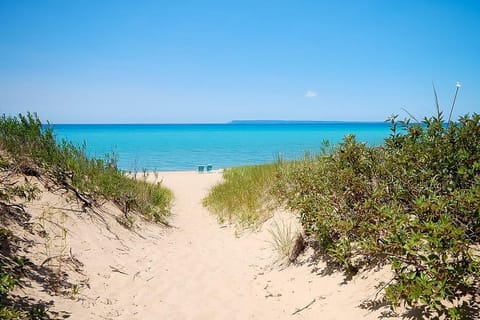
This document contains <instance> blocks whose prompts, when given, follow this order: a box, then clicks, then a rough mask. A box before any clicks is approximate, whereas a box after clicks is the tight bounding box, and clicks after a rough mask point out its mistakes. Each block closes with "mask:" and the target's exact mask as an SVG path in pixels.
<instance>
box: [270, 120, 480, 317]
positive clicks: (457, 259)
mask: <svg viewBox="0 0 480 320" xmlns="http://www.w3.org/2000/svg"><path fill="white" fill-rule="evenodd" d="M390 121H391V125H392V134H391V135H390V137H389V138H387V139H386V140H385V145H384V146H383V147H380V148H375V147H369V146H366V145H365V144H361V143H358V142H357V141H356V140H355V138H354V137H353V136H347V137H346V138H345V139H344V141H343V143H341V144H340V145H339V146H338V147H337V148H335V149H334V150H333V151H332V152H331V153H330V154H324V155H321V156H316V157H307V158H306V159H304V160H302V161H296V162H293V163H290V164H288V165H284V166H282V167H281V168H280V169H281V170H280V179H279V182H278V186H277V195H278V196H279V197H280V198H282V199H283V200H284V201H285V203H286V204H287V206H288V207H289V208H291V209H292V210H294V211H296V212H298V213H299V215H300V219H301V222H302V224H303V226H304V228H305V230H306V232H307V233H309V234H311V235H312V236H314V237H315V238H316V239H317V240H318V242H319V243H320V245H321V247H322V248H323V250H324V251H325V253H326V254H327V255H329V256H330V257H331V258H333V259H334V261H336V262H338V264H339V265H340V266H341V267H342V268H343V269H344V270H346V271H347V272H349V273H354V272H356V271H357V270H358V269H359V268H360V267H362V266H373V265H378V263H389V264H391V266H392V268H393V271H394V272H395V278H394V279H392V281H391V282H390V283H389V284H388V285H387V286H386V294H385V297H386V299H387V300H389V301H390V302H392V303H394V304H395V305H396V304H399V303H400V302H402V301H404V302H406V303H407V304H408V305H411V306H422V307H423V308H424V309H425V311H426V312H427V313H429V314H432V313H434V312H436V313H438V314H446V315H447V316H448V317H451V318H458V317H460V316H461V315H462V314H463V315H465V314H466V313H465V312H467V311H466V310H468V308H469V307H472V304H474V303H476V302H474V301H475V298H478V296H479V292H478V291H477V290H478V289H477V288H478V286H479V284H480V283H479V280H480V259H479V253H478V246H479V243H478V241H479V239H480V211H479V207H480V115H478V114H474V115H473V116H464V117H462V118H460V119H459V121H458V122H455V123H454V122H450V123H448V124H446V123H444V121H443V117H442V114H441V113H440V112H439V113H438V115H437V116H435V117H431V118H425V119H424V121H423V123H421V124H410V123H409V121H397V120H396V117H392V118H391V119H390ZM401 129H403V130H401ZM470 298H471V299H470ZM472 299H473V300H472Z"/></svg>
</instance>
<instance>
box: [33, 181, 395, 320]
mask: <svg viewBox="0 0 480 320" xmlns="http://www.w3.org/2000/svg"><path fill="white" fill-rule="evenodd" d="M147 179H148V181H151V182H154V181H155V177H154V175H153V174H151V175H150V176H149V177H148V178H147ZM158 179H159V180H162V181H163V183H164V184H165V185H166V186H167V187H168V188H170V189H171V190H172V191H173V192H174V194H175V201H174V205H173V208H172V212H173V216H172V217H171V219H170V221H171V224H172V225H173V226H174V227H172V228H164V227H162V226H158V225H154V224H151V223H146V222H142V221H137V228H136V233H133V232H131V231H129V230H126V229H125V228H123V227H122V226H120V225H119V224H118V223H117V222H116V221H115V216H117V217H118V216H122V213H121V212H120V211H119V210H118V208H115V207H113V206H112V207H111V208H108V207H107V208H104V213H103V216H102V217H103V218H102V221H103V222H99V220H98V219H97V220H95V217H94V215H85V214H82V213H75V212H68V211H65V210H64V211H63V213H62V210H60V209H58V210H57V209H54V208H65V206H66V205H67V204H66V203H65V200H64V199H63V198H61V197H60V196H59V195H53V194H45V195H44V196H43V197H42V198H41V199H39V200H37V201H35V202H34V203H32V204H31V205H29V206H30V207H31V208H32V210H33V211H36V212H37V213H38V214H39V215H40V213H41V212H46V211H47V212H49V214H50V215H51V216H50V218H51V219H54V216H55V215H57V216H58V215H60V216H62V217H64V218H62V219H64V220H65V221H64V222H63V223H64V224H65V227H66V228H67V229H68V246H69V247H70V248H71V250H72V251H71V252H72V253H73V255H74V256H75V258H78V259H79V260H80V261H81V262H83V264H84V267H83V270H82V273H83V275H79V278H78V279H75V278H74V279H72V280H71V281H72V282H76V283H81V282H82V281H84V280H85V281H88V284H89V285H88V286H82V287H81V290H80V293H79V294H77V295H76V296H75V299H73V300H71V299H66V298H60V297H56V298H54V300H55V309H57V310H63V311H68V313H70V315H71V319H377V318H378V317H379V316H380V315H381V313H382V312H388V309H387V308H385V307H383V308H380V309H378V310H374V311H369V310H365V309H362V308H360V307H359V305H360V304H361V303H362V301H364V300H365V299H367V298H373V297H374V295H375V293H376V289H375V284H377V283H378V282H379V280H381V279H386V278H385V273H384V272H368V273H363V274H361V275H359V276H357V277H355V278H353V280H351V281H349V282H347V283H346V284H345V283H344V277H343V276H342V275H341V274H338V273H333V274H330V275H325V274H324V273H325V270H326V269H325V265H324V264H323V263H322V262H315V263H314V262H311V261H309V258H308V255H304V256H301V257H300V262H301V263H300V264H299V265H293V266H289V267H286V268H282V267H280V266H279V265H278V263H276V260H277V253H276V252H275V251H274V250H273V247H272V245H271V234H270V233H269V229H271V228H272V223H273V219H272V220H270V221H268V222H267V223H265V224H264V225H263V226H262V229H261V230H260V231H258V232H252V231H247V232H244V233H243V234H242V235H241V236H240V237H236V236H235V230H234V229H233V228H232V227H229V226H227V227H222V226H220V225H219V224H218V223H217V221H216V219H215V217H214V216H212V215H211V214H210V213H209V212H208V211H207V210H206V209H205V208H203V207H202V205H201V199H202V198H203V197H204V196H205V195H206V194H207V192H208V190H209V189H210V188H211V187H212V186H213V185H214V184H215V183H217V182H219V181H221V173H218V172H214V173H211V174H198V173H196V172H161V173H159V174H158ZM281 217H282V215H281V214H280V218H281ZM285 218H286V216H285V215H284V216H283V218H282V219H285ZM275 219H279V217H276V218H275ZM93 220H94V221H93ZM106 226H108V228H109V229H110V231H107V230H106ZM40 240H41V239H40ZM68 250H69V249H68ZM68 250H67V252H68ZM39 259H44V257H42V253H41V252H40V253H39ZM40 261H41V260H40ZM37 292H38V291H37ZM25 293H28V290H26V291H25ZM42 295H43V296H42ZM39 298H42V299H45V300H47V301H48V300H49V299H52V298H51V296H49V295H47V294H46V293H44V292H42V294H41V295H40V296H39ZM306 306H308V307H306ZM304 307H306V308H304ZM302 308H304V309H302ZM298 309H302V310H301V311H299V312H297V313H295V312H296V311H297V310H298Z"/></svg>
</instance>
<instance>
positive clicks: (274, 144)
mask: <svg viewBox="0 0 480 320" xmlns="http://www.w3.org/2000/svg"><path fill="white" fill-rule="evenodd" d="M389 129H390V127H389V124H387V123H383V122H315V123H309V122H306V123H296V122H293V123H290V122H283V123H228V124H89V125H85V124H56V125H54V130H55V133H56V136H57V139H59V140H60V139H63V138H66V139H68V140H70V141H72V142H74V143H75V144H82V143H83V142H85V143H86V145H87V153H88V154H89V155H90V156H103V155H105V154H107V153H110V154H111V153H114V154H115V155H116V156H117V158H118V166H119V167H120V168H121V169H123V170H127V171H129V170H135V169H136V170H138V171H141V170H142V169H144V168H145V169H147V170H160V171H170V170H171V171H174V170H196V168H197V166H198V165H201V164H205V165H206V164H212V165H213V168H214V169H218V168H228V167H233V166H240V165H249V164H261V163H267V162H272V161H275V160H276V159H277V157H278V156H281V157H282V158H284V159H295V158H300V157H302V156H303V155H304V154H305V152H307V151H308V152H311V153H318V152H320V150H321V147H322V142H323V141H325V140H328V141H329V142H330V143H331V144H336V143H339V142H340V141H341V140H342V139H343V137H344V136H345V135H347V134H354V135H355V136H356V137H357V140H358V141H361V142H366V143H368V144H370V145H380V144H382V143H383V139H384V138H385V137H387V136H388V134H389V132H390V131H389Z"/></svg>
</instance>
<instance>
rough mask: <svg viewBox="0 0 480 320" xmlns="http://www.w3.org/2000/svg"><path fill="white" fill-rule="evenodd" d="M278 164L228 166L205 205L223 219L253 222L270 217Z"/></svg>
mask: <svg viewBox="0 0 480 320" xmlns="http://www.w3.org/2000/svg"><path fill="white" fill-rule="evenodd" d="M276 172H277V169H276V165H275V164H266V165H257V166H247V167H238V168H231V169H226V170H225V171H224V173H223V182H221V183H219V184H217V185H216V186H214V187H213V188H212V190H211V191H210V193H209V195H208V196H207V197H206V198H205V199H204V200H203V205H204V206H205V207H207V208H208V209H209V210H210V211H212V212H214V213H215V214H217V216H218V219H219V221H220V222H221V223H223V222H229V223H232V222H234V223H237V224H239V225H240V226H243V227H246V226H253V225H254V224H256V223H258V222H261V221H264V220H266V219H267V218H268V217H269V213H270V211H271V209H272V205H274V202H272V201H271V200H272V197H271V193H270V191H271V189H272V188H273V186H274V184H275V174H276Z"/></svg>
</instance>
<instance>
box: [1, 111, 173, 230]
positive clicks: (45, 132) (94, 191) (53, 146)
mask: <svg viewBox="0 0 480 320" xmlns="http://www.w3.org/2000/svg"><path fill="white" fill-rule="evenodd" d="M0 150H1V151H3V152H4V153H5V154H6V156H5V157H6V158H7V159H10V160H11V165H10V167H11V168H10V169H12V170H13V171H15V172H18V173H23V174H26V175H30V176H32V175H33V176H38V177H40V176H42V177H44V178H47V179H50V180H52V181H54V182H55V183H56V184H58V185H60V186H61V187H63V188H65V189H67V190H70V191H72V192H73V193H75V195H76V197H77V198H78V199H79V200H80V201H82V202H83V204H84V207H91V206H93V205H94V204H95V203H96V202H97V201H98V200H100V199H105V200H111V201H113V202H115V203H116V204H117V205H118V206H119V207H120V208H121V209H122V210H123V211H124V213H125V214H127V213H128V212H137V213H140V214H142V215H143V216H144V217H145V218H147V219H149V220H152V221H155V222H163V223H165V222H166V217H167V216H168V214H169V210H170V204H171V200H172V193H171V191H170V190H168V189H166V188H165V187H163V186H162V185H161V184H149V183H146V182H145V181H139V180H134V179H130V178H128V177H127V176H126V175H125V174H124V173H123V172H122V171H121V170H120V169H118V167H117V162H116V159H115V157H112V156H108V155H107V156H105V157H104V158H101V159H99V158H90V157H88V156H87V155H86V150H85V145H83V146H77V145H75V144H73V143H71V142H69V141H66V140H63V141H61V142H60V143H57V141H56V140H55V136H54V131H53V128H52V127H51V126H42V123H41V122H40V120H39V119H38V117H37V115H36V114H30V113H28V114H27V115H22V114H20V115H18V116H17V117H7V116H5V115H3V116H2V117H1V118H0Z"/></svg>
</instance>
